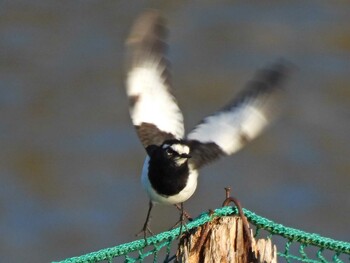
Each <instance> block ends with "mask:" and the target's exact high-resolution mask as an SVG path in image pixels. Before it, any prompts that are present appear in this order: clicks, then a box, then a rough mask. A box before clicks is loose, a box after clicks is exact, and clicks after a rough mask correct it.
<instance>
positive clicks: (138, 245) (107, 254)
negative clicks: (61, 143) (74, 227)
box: [57, 206, 350, 263]
mask: <svg viewBox="0 0 350 263" xmlns="http://www.w3.org/2000/svg"><path fill="white" fill-rule="evenodd" d="M243 211H244V214H245V216H246V217H247V219H248V221H249V222H250V223H251V224H253V225H254V226H255V236H256V237H259V238H260V237H263V236H265V237H266V236H267V237H268V238H271V239H272V241H273V242H274V243H275V244H276V245H277V251H278V252H277V255H278V257H279V261H282V259H283V260H284V261H285V262H310V263H316V262H337V263H340V262H350V243H349V242H344V241H338V240H334V239H331V238H327V237H322V236H320V235H318V234H315V233H307V232H304V231H302V230H298V229H294V228H290V227H286V226H283V225H281V224H277V223H275V222H273V221H271V220H269V219H266V218H264V217H261V216H259V215H257V214H255V213H253V212H251V211H249V210H247V209H243ZM237 214H238V210H237V209H236V208H235V207H229V206H227V207H222V208H219V209H216V210H214V213H203V214H201V215H200V216H199V217H197V218H196V219H194V220H193V221H191V222H190V223H188V224H187V225H186V227H187V229H189V230H190V229H193V228H196V227H198V226H201V225H203V224H205V223H207V222H209V221H210V220H212V219H213V218H214V217H222V216H228V215H237ZM179 232H180V228H175V229H173V230H170V231H166V232H163V233H160V234H158V235H155V236H152V237H149V238H148V239H147V242H146V241H145V240H144V239H140V240H135V241H133V242H130V243H125V244H121V245H119V246H115V247H111V248H106V249H102V250H99V251H97V252H91V253H88V254H86V255H82V256H78V257H72V258H68V259H65V260H62V261H57V262H60V263H79V262H130V263H132V262H173V261H174V259H175V256H174V252H172V246H176V245H177V242H176V239H177V238H178V235H179ZM175 243H176V244H175Z"/></svg>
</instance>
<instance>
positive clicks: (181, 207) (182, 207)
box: [171, 203, 192, 237]
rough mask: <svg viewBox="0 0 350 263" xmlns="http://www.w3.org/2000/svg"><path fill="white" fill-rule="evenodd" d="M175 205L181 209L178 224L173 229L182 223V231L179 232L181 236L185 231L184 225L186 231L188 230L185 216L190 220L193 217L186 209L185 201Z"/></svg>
mask: <svg viewBox="0 0 350 263" xmlns="http://www.w3.org/2000/svg"><path fill="white" fill-rule="evenodd" d="M175 207H176V208H177V209H178V210H179V211H180V220H179V221H177V222H176V224H175V225H174V226H173V227H172V228H171V229H174V228H175V227H177V226H178V225H180V233H179V237H180V236H181V235H182V232H183V231H182V230H183V228H184V227H185V228H186V231H188V229H187V226H186V224H185V218H187V220H189V221H192V218H191V217H190V216H189V214H188V213H186V211H185V210H184V203H181V204H180V205H179V204H175Z"/></svg>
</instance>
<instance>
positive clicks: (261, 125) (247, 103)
mask: <svg viewBox="0 0 350 263" xmlns="http://www.w3.org/2000/svg"><path fill="white" fill-rule="evenodd" d="M288 69H289V65H287V64H286V63H283V62H280V63H276V64H274V65H273V66H272V67H270V68H266V69H263V70H261V71H258V73H257V74H256V77H255V78H254V80H253V81H251V82H250V83H248V85H247V87H246V88H245V89H244V90H242V91H241V93H239V94H238V96H237V97H236V98H235V99H234V100H233V101H231V102H230V103H229V104H228V105H227V106H226V107H224V108H223V109H222V110H221V111H218V112H216V113H214V114H213V115H211V116H208V117H206V118H205V119H204V120H203V121H202V122H201V123H200V124H199V125H197V126H196V127H195V128H194V130H193V131H191V132H190V133H189V135H188V137H187V139H188V143H189V145H190V147H191V155H192V158H191V161H192V163H193V164H194V166H195V167H197V168H198V167H200V166H202V165H204V164H206V163H208V162H210V161H212V160H214V159H216V158H218V157H219V156H220V155H230V154H233V153H235V152H236V151H238V150H239V149H241V148H242V147H243V146H244V145H245V144H246V143H247V142H249V141H250V140H252V139H254V138H255V137H257V136H258V135H259V134H260V133H261V132H262V131H263V130H264V129H265V128H266V127H267V126H268V124H269V123H270V122H271V121H272V120H273V119H274V117H275V116H276V113H277V112H278V110H279V107H278V101H279V99H278V97H279V96H280V93H281V91H282V89H281V88H282V84H283V80H284V79H285V77H286V76H287V73H288Z"/></svg>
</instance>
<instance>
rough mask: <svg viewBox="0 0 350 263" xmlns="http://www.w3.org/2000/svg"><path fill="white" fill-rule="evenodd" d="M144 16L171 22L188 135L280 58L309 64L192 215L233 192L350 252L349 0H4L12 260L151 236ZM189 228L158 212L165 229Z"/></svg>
mask: <svg viewBox="0 0 350 263" xmlns="http://www.w3.org/2000/svg"><path fill="white" fill-rule="evenodd" d="M145 7H156V8H158V9H160V10H162V11H163V12H164V13H165V15H166V16H167V18H168V22H169V27H170V32H171V36H170V39H169V43H170V54H169V57H170V59H171V61H172V71H173V77H174V78H173V82H174V86H175V94H176V96H177V97H178V100H179V104H180V106H181V108H182V109H183V112H184V115H185V118H186V127H187V128H188V129H189V128H191V127H193V126H194V125H195V124H196V123H197V122H198V121H199V120H200V119H201V118H202V117H204V116H206V115H207V114H209V113H211V112H213V111H214V110H216V109H217V108H220V107H221V106H222V105H223V104H224V103H225V102H226V101H227V100H229V98H231V97H232V95H233V94H235V93H236V92H237V91H238V90H239V89H240V88H241V87H242V86H243V85H244V83H245V82H246V81H247V80H248V79H249V78H250V77H251V76H252V74H253V73H254V71H255V70H256V69H257V68H259V67H262V66H264V65H266V64H268V63H271V62H272V61H274V60H275V59H277V58H280V57H284V58H287V59H288V60H290V61H292V62H293V63H294V64H295V65H297V67H298V70H297V71H296V72H295V74H294V76H293V77H292V79H291V81H290V83H289V86H288V92H289V101H288V105H287V107H286V108H287V110H286V112H285V114H284V115H283V116H282V118H281V120H280V121H279V122H277V123H276V124H275V125H273V127H271V129H270V130H268V132H266V133H265V134H264V135H263V136H261V137H260V138H259V139H257V140H256V141H254V142H253V143H252V144H250V145H249V146H248V147H247V148H245V149H244V150H242V151H241V152H239V153H238V154H236V155H235V156H233V157H230V158H226V159H223V160H220V161H219V162H217V163H215V164H213V165H211V166H209V167H207V168H205V169H203V170H202V173H201V178H200V182H199V188H198V191H197V192H196V194H195V196H194V197H193V198H192V199H191V200H189V201H188V202H187V203H186V209H187V210H188V212H190V213H191V214H192V215H193V216H196V215H198V214H199V213H201V212H203V211H206V210H207V209H209V208H216V207H218V206H220V205H221V203H222V201H223V198H224V191H223V188H224V187H225V186H231V187H232V188H233V191H234V193H233V194H234V195H235V196H236V197H238V198H239V199H240V200H241V202H242V203H243V205H244V206H245V207H246V208H248V209H250V210H253V211H255V212H256V213H258V214H260V215H262V216H266V217H268V218H270V219H272V220H275V221H277V222H279V223H282V224H285V225H288V226H292V227H296V228H301V229H303V230H306V231H309V232H317V233H319V234H322V235H325V236H329V237H332V238H336V239H342V240H346V241H350V240H349V233H350V231H349V220H350V194H349V193H350V191H349V190H350V30H349V24H350V15H349V14H350V4H349V2H348V1H331V2H330V1H272V0H271V1H264V3H261V2H260V1H234V2H233V1H232V3H231V1H221V2H220V3H219V4H215V5H214V4H212V3H211V1H201V2H199V1H197V2H196V4H195V3H194V2H182V1H181V2H180V1H172V2H170V1H166V3H165V2H164V1H151V2H150V4H148V3H146V2H145V1H139V2H130V1H104V0H102V1H31V3H29V2H28V1H2V2H1V3H0V34H1V38H0V57H1V59H0V120H1V122H0V149H1V151H0V254H1V260H2V261H3V262H48V261H51V260H58V259H63V258H66V257H69V256H75V255H80V254H82V253H87V252H91V251H94V250H98V249H101V248H104V247H110V246H114V245H117V244H120V243H124V242H127V241H131V240H134V234H135V233H136V232H138V230H139V229H140V228H141V226H142V224H143V221H144V218H145V215H146V211H147V202H148V200H147V196H146V194H145V193H144V192H143V190H142V188H141V184H140V182H139V181H140V180H139V174H140V171H141V167H142V163H143V158H144V155H145V153H144V150H143V149H142V147H141V145H140V143H139V142H138V140H137V137H136V135H135V133H134V131H133V128H132V126H131V123H130V121H129V116H128V111H127V102H126V99H125V92H124V89H123V81H122V80H123V63H122V62H123V61H122V58H123V41H124V39H125V36H126V34H127V32H128V29H129V27H130V25H131V23H132V21H133V19H135V17H136V16H137V14H138V13H140V12H141V11H142V10H143V9H144V8H145ZM177 218H178V214H177V212H176V211H174V209H173V207H157V208H156V209H155V211H154V214H153V220H152V225H153V230H154V231H155V232H159V231H162V230H165V229H167V228H169V227H170V226H172V225H173V224H174V223H175V221H176V220H177Z"/></svg>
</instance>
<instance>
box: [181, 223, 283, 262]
mask: <svg viewBox="0 0 350 263" xmlns="http://www.w3.org/2000/svg"><path fill="white" fill-rule="evenodd" d="M247 229H248V228H246V231H245V230H244V223H243V222H242V219H241V217H240V216H226V217H221V218H214V219H213V220H212V221H210V222H208V223H206V224H204V225H203V226H200V227H198V228H197V229H194V230H191V231H190V232H187V233H185V234H184V235H183V236H182V237H181V239H180V243H179V247H178V251H177V254H176V259H177V260H176V262H178V263H219V262H220V263H250V262H266V263H270V262H271V263H276V262H277V255H276V253H277V250H276V246H275V245H273V244H272V243H271V240H270V239H267V240H265V239H259V240H258V241H256V240H255V239H254V237H253V233H252V231H251V230H249V236H247V234H246V232H247Z"/></svg>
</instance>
